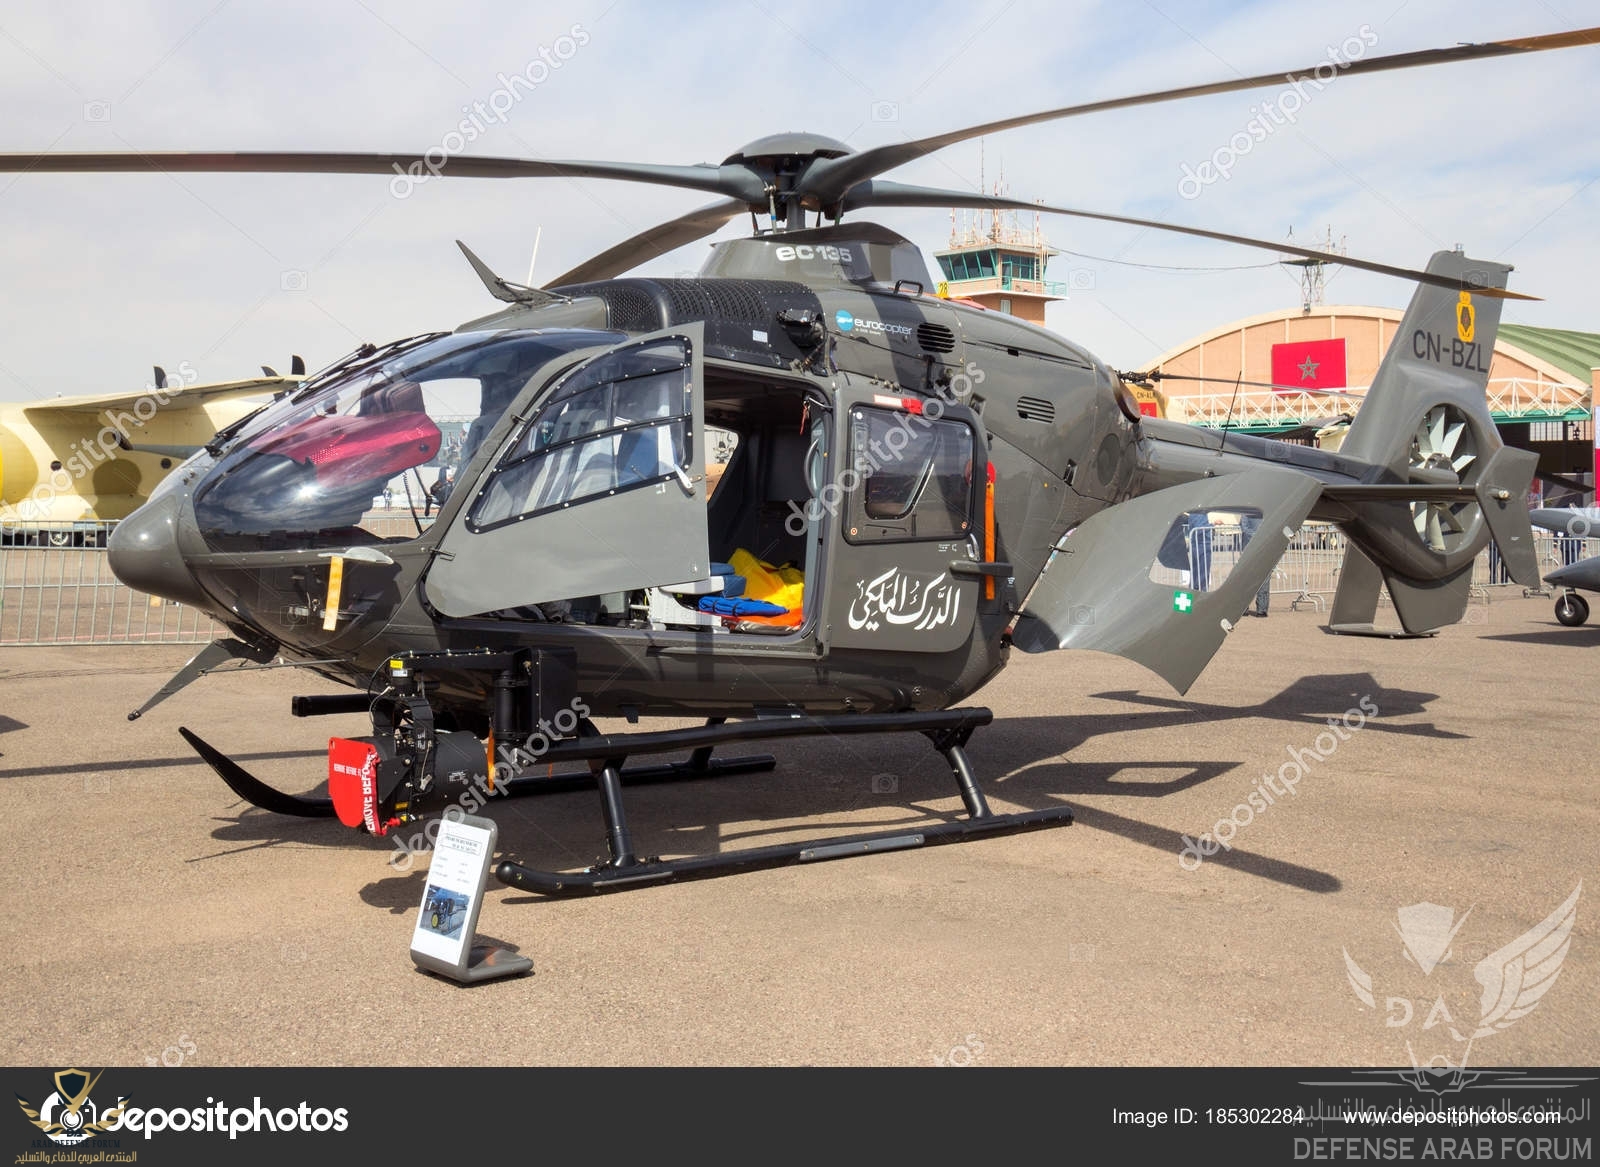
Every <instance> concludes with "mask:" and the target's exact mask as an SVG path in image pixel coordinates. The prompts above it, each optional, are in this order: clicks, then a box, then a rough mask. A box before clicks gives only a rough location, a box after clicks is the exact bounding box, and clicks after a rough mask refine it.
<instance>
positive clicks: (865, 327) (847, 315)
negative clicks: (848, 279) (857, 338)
mask: <svg viewBox="0 0 1600 1167" xmlns="http://www.w3.org/2000/svg"><path fill="white" fill-rule="evenodd" d="M833 322H834V324H835V325H837V326H838V329H839V331H840V332H854V331H855V330H856V329H858V328H859V329H861V331H862V332H877V333H882V334H883V335H884V336H910V335H911V326H910V325H908V324H885V323H884V322H883V321H882V320H871V319H868V318H867V317H865V316H857V315H855V314H854V313H853V312H851V311H849V310H848V309H846V308H840V309H839V310H838V311H837V312H835V313H834V314H833Z"/></svg>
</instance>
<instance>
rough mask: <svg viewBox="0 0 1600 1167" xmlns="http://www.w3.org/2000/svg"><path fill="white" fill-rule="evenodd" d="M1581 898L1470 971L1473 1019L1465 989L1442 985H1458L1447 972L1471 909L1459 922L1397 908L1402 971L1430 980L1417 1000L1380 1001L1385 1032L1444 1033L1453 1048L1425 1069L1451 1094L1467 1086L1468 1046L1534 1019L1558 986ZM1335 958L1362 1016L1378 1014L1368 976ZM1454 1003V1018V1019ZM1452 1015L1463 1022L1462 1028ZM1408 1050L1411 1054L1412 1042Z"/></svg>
mask: <svg viewBox="0 0 1600 1167" xmlns="http://www.w3.org/2000/svg"><path fill="white" fill-rule="evenodd" d="M1582 891H1583V884H1582V883H1581V882H1580V883H1579V884H1578V886H1577V887H1576V888H1575V889H1573V892H1572V894H1571V895H1570V896H1568V897H1567V898H1566V901H1565V902H1563V903H1562V904H1561V905H1560V906H1559V907H1557V908H1556V909H1555V910H1554V911H1553V912H1551V913H1550V914H1549V915H1548V916H1546V917H1545V918H1544V919H1543V920H1541V921H1540V922H1539V923H1537V924H1535V925H1534V926H1533V927H1532V928H1530V929H1528V930H1527V931H1526V932H1524V933H1523V934H1522V935H1521V936H1518V937H1517V938H1516V939H1515V940H1512V941H1511V942H1510V943H1508V944H1505V945H1502V946H1501V947H1499V948H1497V949H1495V950H1493V951H1492V952H1490V953H1489V954H1488V955H1487V956H1484V957H1483V958H1482V959H1481V960H1479V961H1478V962H1477V963H1476V964H1474V965H1473V966H1472V976H1473V979H1474V980H1476V981H1477V982H1478V986H1479V990H1480V991H1479V992H1478V993H1477V994H1476V995H1477V997H1478V1001H1477V1013H1478V1015H1477V1017H1476V1018H1474V1017H1473V1016H1472V1014H1471V1011H1470V1010H1471V997H1472V993H1471V991H1470V990H1466V991H1465V992H1463V990H1464V989H1465V986H1462V985H1453V984H1448V983H1445V982H1448V981H1452V980H1457V979H1463V978H1459V977H1456V978H1452V977H1451V976H1450V975H1449V972H1448V971H1445V970H1447V969H1448V968H1449V966H1450V964H1451V957H1452V956H1453V955H1454V954H1455V948H1454V945H1455V943H1456V937H1457V935H1458V934H1459V933H1460V932H1461V929H1462V926H1463V925H1465V924H1466V922H1467V918H1468V917H1469V916H1471V915H1472V909H1470V908H1469V909H1468V910H1467V911H1466V913H1465V914H1463V915H1462V917H1461V918H1460V919H1459V920H1458V919H1456V914H1455V910H1454V909H1452V908H1447V907H1444V906H1442V905H1440V904H1428V903H1422V904H1411V905H1409V906H1407V907H1404V908H1401V909H1400V910H1399V911H1397V912H1396V913H1395V920H1396V922H1395V931H1396V932H1398V933H1399V934H1400V944H1401V951H1402V954H1403V956H1404V958H1405V960H1406V962H1407V963H1409V964H1411V965H1413V966H1415V968H1416V969H1417V970H1418V971H1420V972H1421V974H1422V976H1423V977H1425V978H1428V981H1427V982H1426V983H1427V984H1428V985H1429V987H1428V988H1427V989H1426V990H1425V991H1424V993H1423V995H1422V996H1421V997H1420V998H1414V997H1413V996H1412V994H1411V993H1409V992H1404V990H1403V986H1402V985H1400V984H1396V985H1395V988H1396V989H1401V990H1402V992H1401V993H1399V994H1396V995H1385V996H1384V1000H1383V1005H1382V1009H1383V1012H1384V1014H1385V1017H1384V1024H1385V1025H1386V1026H1387V1027H1388V1028H1390V1029H1405V1030H1406V1031H1407V1032H1408V1033H1410V1032H1413V1030H1412V1028H1411V1027H1412V1026H1413V1022H1415V1021H1420V1029H1421V1031H1422V1032H1424V1033H1426V1032H1428V1031H1429V1030H1434V1029H1436V1028H1441V1027H1442V1029H1443V1031H1444V1032H1446V1033H1448V1034H1449V1035H1450V1037H1451V1039H1452V1041H1453V1042H1454V1043H1455V1044H1454V1047H1453V1048H1452V1049H1451V1050H1449V1051H1447V1052H1445V1053H1440V1054H1437V1055H1434V1056H1433V1057H1430V1058H1429V1059H1428V1060H1427V1063H1426V1066H1427V1068H1428V1069H1429V1070H1430V1071H1431V1070H1432V1069H1433V1068H1435V1067H1437V1068H1438V1069H1440V1070H1449V1071H1454V1074H1453V1077H1452V1078H1451V1081H1452V1082H1453V1083H1454V1085H1453V1087H1452V1088H1453V1089H1461V1088H1462V1084H1463V1083H1465V1081H1466V1078H1465V1077H1464V1076H1463V1073H1462V1071H1464V1070H1465V1068H1466V1064H1467V1056H1468V1054H1470V1053H1471V1052H1472V1043H1473V1042H1475V1041H1478V1040H1480V1039H1482V1038H1485V1037H1491V1036H1493V1035H1494V1034H1496V1033H1499V1032H1500V1031H1501V1030H1503V1029H1507V1028H1509V1027H1510V1026H1512V1025H1513V1024H1515V1023H1516V1022H1517V1021H1519V1020H1521V1019H1522V1018H1523V1017H1526V1016H1527V1015H1528V1014H1529V1013H1532V1012H1533V1010H1534V1008H1535V1007H1536V1006H1537V1005H1538V1004H1539V1001H1540V999H1541V998H1543V997H1544V995H1545V994H1546V993H1547V992H1549V991H1550V989H1552V988H1553V987H1554V986H1555V983H1556V978H1557V977H1558V976H1559V975H1560V974H1561V964H1562V962H1563V961H1564V960H1566V958H1567V950H1568V948H1569V947H1570V946H1571V944H1572V926H1573V924H1574V923H1576V921H1577V918H1578V896H1579V895H1580V894H1581V893H1582ZM1340 951H1341V952H1342V953H1343V954H1344V969H1345V978H1346V979H1347V980H1348V981H1349V983H1350V990H1351V992H1353V993H1355V995H1356V998H1357V999H1358V1000H1360V1002H1361V1003H1362V1004H1363V1005H1365V1006H1367V1008H1369V1009H1378V1008H1379V1004H1378V996H1379V990H1378V989H1377V988H1376V987H1375V984H1374V982H1373V979H1372V976H1371V974H1369V973H1368V972H1367V971H1366V970H1365V969H1363V968H1362V967H1361V966H1360V965H1359V964H1357V963H1356V961H1355V958H1354V957H1352V956H1351V955H1350V952H1349V950H1348V949H1341V950H1340ZM1435 972H1439V973H1440V974H1441V976H1440V979H1439V980H1438V981H1435V980H1434V979H1433V977H1434V973H1435ZM1409 977H1410V978H1411V979H1412V981H1413V987H1414V988H1420V987H1421V982H1417V981H1416V979H1415V977H1416V974H1415V973H1411V974H1409ZM1430 997H1431V998H1432V1000H1431V1003H1430V1000H1429V998H1430ZM1452 1000H1453V1001H1454V1002H1455V1007H1456V1013H1452V1012H1451V1008H1450V1002H1451V1001H1452ZM1456 1014H1461V1020H1460V1021H1457V1019H1456ZM1406 1046H1407V1048H1408V1049H1410V1048H1411V1042H1410V1041H1409V1040H1408V1041H1407V1042H1406ZM1452 1053H1453V1054H1455V1055H1456V1059H1455V1060H1454V1061H1451V1059H1450V1055H1451V1054H1452ZM1411 1058H1412V1065H1413V1068H1419V1067H1417V1065H1416V1053H1415V1051H1413V1052H1412V1055H1411ZM1434 1092H1440V1091H1439V1090H1434Z"/></svg>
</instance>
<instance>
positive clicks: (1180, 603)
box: [1172, 592, 1194, 613]
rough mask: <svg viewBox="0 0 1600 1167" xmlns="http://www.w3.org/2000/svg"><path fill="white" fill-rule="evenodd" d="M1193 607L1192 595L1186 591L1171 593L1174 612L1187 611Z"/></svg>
mask: <svg viewBox="0 0 1600 1167" xmlns="http://www.w3.org/2000/svg"><path fill="white" fill-rule="evenodd" d="M1192 607H1194V596H1193V595H1191V594H1190V593H1188V592H1173V593H1172V610H1173V611H1174V612H1185V613H1186V612H1188V611H1189V609H1190V608H1192Z"/></svg>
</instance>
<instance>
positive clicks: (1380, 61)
mask: <svg viewBox="0 0 1600 1167" xmlns="http://www.w3.org/2000/svg"><path fill="white" fill-rule="evenodd" d="M1593 44H1600V28H1583V29H1576V30H1574V31H1572V32H1558V33H1551V34H1550V35H1548V36H1532V37H1517V38H1514V39H1512V40H1503V41H1487V42H1485V43H1483V44H1463V45H1452V46H1451V47H1449V48H1446V49H1423V50H1420V51H1417V52H1410V53H1391V54H1390V55H1388V56H1386V57H1362V58H1359V59H1357V60H1352V61H1327V60H1324V61H1318V62H1317V63H1316V64H1314V65H1310V66H1307V67H1306V68H1304V69H1291V70H1289V71H1288V72H1280V73H1261V74H1258V75H1257V76H1255V77H1240V78H1238V79H1236V80H1233V81H1214V82H1211V83H1210V84H1207V85H1185V86H1183V87H1182V88H1180V89H1163V90H1159V91H1157V92H1154V93H1141V94H1136V95H1134V96H1132V97H1115V98H1111V99H1109V100H1105V101H1090V102H1085V103H1084V104H1082V105H1068V106H1063V107H1061V108H1060V109H1051V110H1045V111H1044V112H1043V113H1030V114H1022V115H1021V116H1019V117H1010V118H1002V119H1001V120H999V121H995V122H984V123H983V124H982V125H977V126H968V127H966V128H965V129H960V130H951V131H950V132H949V133H945V134H936V135H934V136H933V137H930V138H919V139H917V140H916V141H913V142H897V143H894V144H892V145H888V146H878V147H875V148H874V149H871V150H862V151H861V152H860V153H857V154H847V155H845V156H844V157H842V158H819V159H818V160H817V161H815V162H813V163H812V164H811V166H810V167H809V168H808V169H807V170H806V172H805V174H804V175H802V176H801V179H800V182H799V186H800V190H801V192H802V193H803V194H805V195H807V196H815V198H816V199H817V201H818V202H819V203H821V205H822V206H824V207H830V206H833V205H834V204H836V203H837V202H838V201H839V200H840V199H841V198H842V197H844V195H845V193H846V192H847V191H849V189H850V188H851V187H853V186H854V185H855V184H856V183H858V182H861V181H863V180H864V179H868V178H873V177H875V176H877V175H879V174H882V173H883V172H884V171H886V170H892V169H894V168H895V167H896V166H902V165H904V164H905V163H907V162H911V161H913V160H915V159H917V158H921V157H922V156H923V155H924V154H931V153H932V152H933V151H935V150H942V149H944V148H945V147H946V146H953V145H955V144H956V143H957V142H965V141H967V140H969V139H971V138H978V137H982V136H983V135H984V134H995V133H999V132H1000V131H1001V130H1011V129H1016V128H1017V127H1019V126H1031V125H1035V124H1037V123H1038V122H1048V121H1055V120H1057V119H1059V118H1069V117H1077V116H1079V115H1080V114H1086V113H1100V112H1102V111H1104V110H1109V109H1127V108H1129V107H1131V106H1136V105H1154V104H1157V103H1159V102H1163V101H1177V100H1180V99H1182V98H1185V97H1204V96H1207V95H1209V94H1213V93H1233V92H1235V91H1237V90H1241V89H1261V88H1264V87H1265V86H1268V85H1283V84H1291V85H1292V84H1294V83H1295V82H1296V81H1309V80H1319V81H1320V80H1321V79H1319V78H1318V77H1317V75H1316V74H1317V70H1318V69H1325V68H1328V67H1329V66H1330V65H1333V66H1334V67H1335V68H1336V70H1337V72H1338V73H1339V74H1342V75H1354V74H1357V73H1382V72H1387V71H1388V70H1391V69H1413V68H1417V67H1419V66H1422V65H1445V64H1449V63H1451V62H1454V61H1472V60H1477V59H1478V58H1480V57H1501V56H1506V55H1508V54H1513V53H1539V52H1544V51H1546V50H1548V49H1565V48H1572V47H1574V46H1578V45H1593ZM1323 83H1324V84H1325V82H1323Z"/></svg>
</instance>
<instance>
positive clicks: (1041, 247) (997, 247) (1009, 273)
mask: <svg viewBox="0 0 1600 1167" xmlns="http://www.w3.org/2000/svg"><path fill="white" fill-rule="evenodd" d="M996 193H999V192H998V191H997V192H996ZM1058 254H1060V253H1059V252H1057V251H1056V250H1055V249H1054V248H1052V247H1051V246H1050V245H1049V244H1048V243H1047V242H1045V238H1044V233H1043V232H1042V231H1041V230H1040V228H1039V216H1038V215H1037V214H1035V215H1034V216H1033V226H1032V228H1031V229H1028V228H1024V227H1022V226H1021V225H1020V224H1019V222H1018V213H1017V212H1016V211H976V212H972V211H968V212H963V213H962V215H961V217H960V219H957V217H956V213H955V212H954V211H952V212H951V214H950V247H949V249H948V250H945V251H936V252H934V258H935V259H937V260H938V261H939V269H940V272H941V274H942V275H943V277H944V278H943V280H941V281H940V285H941V286H940V288H939V293H940V295H943V296H948V297H950V298H951V299H952V300H972V301H974V302H976V303H978V304H982V305H983V306H984V307H985V308H989V309H992V310H995V311H999V312H1009V313H1010V314H1011V315H1013V316H1016V317H1018V318H1019V319H1022V320H1026V321H1029V322H1030V323H1033V324H1039V325H1042V324H1044V306H1045V305H1046V304H1048V303H1049V302H1050V301H1051V300H1060V299H1063V298H1064V297H1063V296H1061V295H1060V294H1058V293H1059V292H1060V291H1062V290H1063V287H1062V285H1061V284H1057V283H1052V282H1050V281H1048V280H1046V279H1045V278H1044V275H1045V272H1044V269H1045V264H1046V263H1048V262H1049V261H1050V257H1051V256H1052V255H1058Z"/></svg>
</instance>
